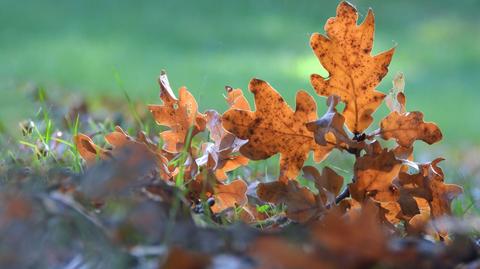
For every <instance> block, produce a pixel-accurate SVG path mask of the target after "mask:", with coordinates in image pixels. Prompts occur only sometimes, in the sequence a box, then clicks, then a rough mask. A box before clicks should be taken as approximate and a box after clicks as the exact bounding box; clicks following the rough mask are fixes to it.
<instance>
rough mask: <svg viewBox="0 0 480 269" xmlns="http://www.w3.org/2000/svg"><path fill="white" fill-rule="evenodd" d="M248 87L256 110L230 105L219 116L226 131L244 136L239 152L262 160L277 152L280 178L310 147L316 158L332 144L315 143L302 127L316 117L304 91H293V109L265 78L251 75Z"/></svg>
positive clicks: (290, 173) (293, 172)
mask: <svg viewBox="0 0 480 269" xmlns="http://www.w3.org/2000/svg"><path fill="white" fill-rule="evenodd" d="M249 89H250V91H251V92H252V93H253V94H254V95H255V107H256V111H247V110H239V109H230V110H228V111H226V112H225V113H224V114H223V117H222V123H223V127H224V128H225V129H226V130H227V131H229V132H231V133H233V134H234V135H236V136H237V137H239V138H240V139H248V143H246V144H245V145H243V146H242V147H241V148H240V153H241V154H242V155H244V156H246V157H247V158H249V159H252V160H262V159H266V158H268V157H270V156H272V155H274V154H276V153H280V180H288V179H294V178H295V177H296V176H297V175H298V172H299V170H300V169H301V168H302V166H303V163H304V162H305V160H306V159H307V157H308V153H309V152H310V150H313V151H314V159H315V160H316V161H317V162H318V161H321V160H323V159H324V158H325V157H326V156H327V155H328V153H329V152H330V151H331V149H332V147H331V146H329V147H321V146H320V145H318V144H316V143H315V140H314V138H313V134H312V133H311V132H309V131H308V129H307V128H306V125H305V124H306V123H307V122H310V121H313V120H315V119H316V117H317V115H316V114H317V107H316V103H315V101H314V100H313V98H312V97H311V96H310V95H309V94H308V93H307V92H305V91H299V92H298V93H297V98H296V99H297V105H296V110H295V111H293V110H292V109H291V108H290V107H289V106H288V104H287V103H286V102H285V100H283V98H282V97H281V96H280V94H279V93H278V92H277V91H276V90H275V89H273V88H272V87H271V86H270V85H269V84H268V83H267V82H265V81H263V80H259V79H252V80H251V81H250V84H249Z"/></svg>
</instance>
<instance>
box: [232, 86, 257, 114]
mask: <svg viewBox="0 0 480 269" xmlns="http://www.w3.org/2000/svg"><path fill="white" fill-rule="evenodd" d="M225 91H226V92H227V96H226V97H225V100H226V101H227V103H228V105H229V106H230V108H234V109H243V110H252V109H251V108H250V103H249V102H248V100H247V98H245V96H244V95H243V91H242V90H241V89H234V88H232V87H230V86H225Z"/></svg>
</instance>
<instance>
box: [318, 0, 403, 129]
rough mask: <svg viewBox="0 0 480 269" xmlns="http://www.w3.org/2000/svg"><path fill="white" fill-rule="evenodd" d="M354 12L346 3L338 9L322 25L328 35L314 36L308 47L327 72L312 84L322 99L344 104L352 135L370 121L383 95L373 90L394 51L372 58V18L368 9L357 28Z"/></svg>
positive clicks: (384, 73) (356, 17) (384, 71)
mask: <svg viewBox="0 0 480 269" xmlns="http://www.w3.org/2000/svg"><path fill="white" fill-rule="evenodd" d="M357 19H358V13H357V10H356V9H355V8H354V7H353V6H352V5H350V4H349V3H348V2H342V3H340V4H339V6H338V7H337V16H336V17H334V18H330V19H329V20H328V21H327V23H326V24H325V31H326V34H327V36H323V35H321V34H318V33H315V34H313V35H312V37H311V39H310V45H311V47H312V49H313V51H314V52H315V55H316V56H317V57H318V59H319V60H320V63H321V64H322V65H323V67H325V69H326V70H327V71H328V72H329V76H328V77H327V78H324V77H322V76H320V75H317V74H313V75H312V76H311V83H312V85H313V87H314V88H315V90H316V91H317V93H318V94H319V95H322V96H331V95H338V96H339V97H340V98H341V100H342V101H343V102H345V105H346V106H345V109H344V111H343V116H344V117H345V121H346V125H347V127H348V128H349V129H350V130H351V131H352V132H353V133H362V132H363V131H364V130H365V129H366V128H367V127H368V126H369V125H370V124H371V123H372V121H373V118H372V113H373V112H375V110H376V109H377V108H378V107H379V105H380V103H381V102H382V100H383V98H384V97H385V94H383V93H381V92H378V91H376V90H375V87H376V86H377V85H378V84H379V83H380V81H381V80H382V78H383V77H384V76H385V75H386V74H387V72H388V65H389V64H390V61H391V59H392V56H393V52H394V48H392V49H390V50H388V51H385V52H382V53H380V54H379V55H376V56H371V55H370V53H371V51H372V47H373V34H374V16H373V12H372V11H371V10H369V11H368V14H367V16H366V18H365V21H364V22H363V23H362V24H360V25H357V24H356V23H357Z"/></svg>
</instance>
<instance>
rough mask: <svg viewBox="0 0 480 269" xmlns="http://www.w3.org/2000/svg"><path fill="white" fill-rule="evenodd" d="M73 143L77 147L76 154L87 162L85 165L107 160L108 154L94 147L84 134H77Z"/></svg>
mask: <svg viewBox="0 0 480 269" xmlns="http://www.w3.org/2000/svg"><path fill="white" fill-rule="evenodd" d="M73 141H74V142H75V145H76V146H77V150H78V153H79V154H80V156H82V158H83V159H84V160H85V161H86V162H87V165H92V164H93V163H95V161H96V160H97V159H103V160H104V159H107V158H108V156H109V155H108V152H107V150H104V149H102V148H100V147H99V146H97V145H95V143H94V142H93V141H92V139H91V138H90V137H88V136H86V135H84V134H77V135H76V136H75V137H74V138H73Z"/></svg>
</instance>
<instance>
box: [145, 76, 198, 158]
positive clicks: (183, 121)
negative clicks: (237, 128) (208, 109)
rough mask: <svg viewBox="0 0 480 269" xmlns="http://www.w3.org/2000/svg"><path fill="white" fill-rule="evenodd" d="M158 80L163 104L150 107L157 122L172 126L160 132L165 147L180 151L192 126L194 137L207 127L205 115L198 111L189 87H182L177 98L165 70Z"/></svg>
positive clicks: (172, 150) (166, 149)
mask: <svg viewBox="0 0 480 269" xmlns="http://www.w3.org/2000/svg"><path fill="white" fill-rule="evenodd" d="M158 82H159V84H160V98H161V99H162V100H163V105H149V106H148V109H149V110H150V112H152V114H153V117H154V118H155V121H156V122H157V124H159V125H163V126H168V127H170V130H168V131H164V132H162V133H160V136H161V137H162V139H163V141H164V143H165V144H164V145H163V149H164V150H165V151H168V152H171V153H178V152H180V151H181V150H182V149H183V147H184V145H185V143H186V141H185V140H186V139H187V136H188V133H189V129H190V128H193V129H192V134H191V135H192V137H193V136H194V135H196V134H197V133H199V132H201V131H203V130H204V129H205V117H204V115H202V114H200V113H198V105H197V102H196V101H195V98H194V97H193V95H192V94H191V93H190V92H189V91H188V90H187V88H185V87H182V88H180V90H179V96H180V97H179V98H178V99H177V97H176V96H175V94H174V93H173V91H172V89H171V88H170V84H169V82H168V78H167V74H166V73H165V72H164V71H162V73H161V74H160V78H159V80H158Z"/></svg>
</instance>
